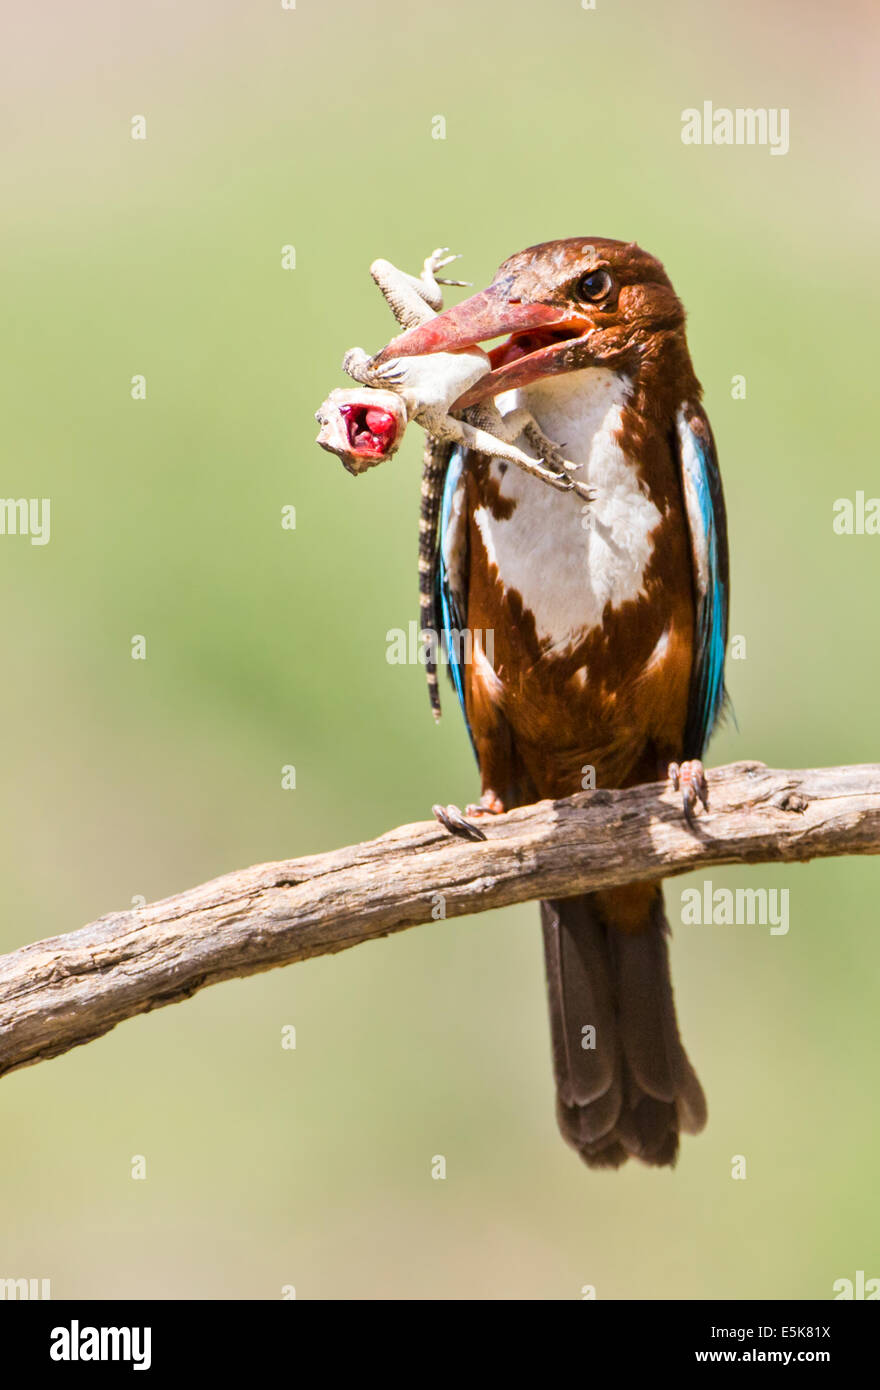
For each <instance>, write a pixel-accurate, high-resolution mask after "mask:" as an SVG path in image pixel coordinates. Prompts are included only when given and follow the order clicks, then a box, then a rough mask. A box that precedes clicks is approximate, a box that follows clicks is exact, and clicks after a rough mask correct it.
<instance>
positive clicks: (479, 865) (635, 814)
mask: <svg viewBox="0 0 880 1390" xmlns="http://www.w3.org/2000/svg"><path fill="white" fill-rule="evenodd" d="M709 782H710V787H711V803H710V804H711V810H710V812H709V814H708V815H705V816H700V817H699V818H698V819H697V821H696V823H695V826H694V828H690V827H688V825H687V824H686V822H685V821H684V819H683V817H682V814H681V803H680V798H679V797H678V796H677V795H675V794H673V793H672V792H671V791H669V790H668V789H667V788H666V787H664V786H663V785H661V784H652V785H647V786H641V787H635V788H633V789H631V790H629V791H622V792H615V791H595V792H586V793H583V794H582V795H580V796H575V797H571V798H569V799H567V800H565V801H556V802H553V801H542V802H539V803H538V804H537V805H535V806H528V807H523V808H521V809H519V810H516V811H512V812H510V813H509V814H508V815H505V816H499V817H497V818H492V819H489V820H487V821H486V822H484V824H485V827H486V834H487V837H488V838H487V839H486V840H485V841H484V842H482V843H473V842H469V841H464V840H458V839H452V838H451V837H450V836H449V835H448V834H447V833H446V832H445V831H444V830H443V829H441V827H440V826H439V825H437V824H436V822H433V821H429V822H427V823H420V824H417V825H404V826H400V827H399V828H398V829H397V830H392V831H390V832H389V833H388V834H387V835H382V836H381V837H380V838H379V839H378V840H371V841H368V842H367V843H365V844H361V845H350V846H348V847H347V848H345V849H339V850H334V851H332V852H331V853H329V854H320V855H314V856H312V857H310V858H307V859H291V860H287V861H285V862H282V863H277V864H258V865H256V866H254V867H253V868H250V869H243V870H241V871H240V872H238V873H231V874H226V875H224V876H223V877H222V878H217V879H214V880H213V881H212V882H210V883H204V884H201V885H200V886H199V887H197V888H190V889H188V890H187V891H186V892H183V893H179V894H177V895H176V896H174V897H172V898H165V899H163V901H161V902H156V903H150V904H148V905H147V906H146V907H142V908H137V909H132V910H130V911H126V912H115V913H111V914H110V915H109V916H107V917H102V918H100V919H99V920H98V921H97V922H92V923H90V924H89V926H87V927H83V928H82V929H81V930H79V931H75V932H71V933H70V934H69V935H67V936H55V937H50V938H49V939H48V940H46V941H38V942H35V943H34V944H33V945H30V946H23V947H22V948H21V949H20V950H18V951H13V952H12V953H11V954H10V955H7V956H3V957H0V1075H2V1074H3V1073H4V1072H7V1071H13V1070H14V1069H15V1068H17V1067H24V1066H28V1065H29V1064H31V1063H33V1062H38V1061H41V1060H43V1059H44V1058H48V1057H54V1056H57V1055H58V1054H59V1053H61V1052H66V1051H67V1050H68V1049H69V1048H72V1047H77V1046H78V1045H80V1044H81V1043H86V1042H90V1041H91V1040H92V1039H93V1038H97V1037H100V1036H101V1034H102V1033H106V1032H108V1031H109V1030H110V1029H111V1028H113V1027H114V1026H115V1025H116V1024H117V1023H120V1022H121V1021H122V1020H123V1019H126V1018H131V1017H132V1016H133V1015H135V1014H139V1013H146V1012H148V1011H149V1010H150V1009H156V1008H160V1007H161V1006H162V1005H163V1004H173V1003H176V1002H177V1001H178V1000H181V999H186V998H188V997H189V996H190V995H192V994H195V992H196V991H197V990H199V989H202V988H203V987H204V986H205V985H210V984H215V983H216V982H217V981H219V980H227V979H231V978H232V977H234V976H244V975H252V974H255V973H257V972H258V971H261V970H270V969H272V968H273V967H274V966H278V965H288V964H290V963H291V962H292V961H298V960H306V959H308V958H309V957H310V956H319V955H326V954H328V953H330V952H333V951H341V950H343V949H344V948H345V947H346V946H354V945H356V944H357V943H358V942H360V941H369V940H371V939H372V938H373V937H378V936H386V935H387V934H388V933H389V932H393V931H400V930H402V929H403V928H404V927H414V926H417V925H418V924H419V923H422V922H428V921H431V919H432V909H433V908H434V907H435V904H436V903H437V901H438V900H437V898H436V894H438V893H439V894H442V895H443V902H444V910H445V915H446V916H447V917H459V916H461V915H463V914H465V913H471V912H485V911H486V910H488V909H489V908H495V907H504V906H506V905H507V904H509V903H518V902H525V901H527V900H530V899H534V898H542V897H544V898H546V897H566V896H570V895H572V894H575V893H579V892H583V891H585V890H588V889H591V888H600V887H610V886H611V885H614V884H620V883H630V882H634V881H636V880H638V879H651V878H657V877H663V876H669V875H673V874H681V873H685V872H686V871H687V870H689V869H694V868H709V867H711V866H714V865H719V864H754V863H758V862H761V861H776V862H779V861H785V862H791V861H796V860H807V859H813V858H816V857H820V856H831V855H841V854H877V853H878V852H880V765H864V766H857V767H832V768H818V769H812V770H809V771H802V772H791V771H774V770H773V769H771V768H767V767H765V766H764V765H763V764H762V763H734V764H731V765H730V766H728V767H723V768H717V769H716V770H715V771H714V772H712V773H711V774H710V777H709Z"/></svg>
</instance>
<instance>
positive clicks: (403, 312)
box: [370, 246, 466, 328]
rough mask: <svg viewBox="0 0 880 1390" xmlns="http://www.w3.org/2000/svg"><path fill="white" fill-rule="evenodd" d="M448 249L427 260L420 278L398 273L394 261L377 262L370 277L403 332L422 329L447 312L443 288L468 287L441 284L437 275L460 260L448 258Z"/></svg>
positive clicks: (461, 282)
mask: <svg viewBox="0 0 880 1390" xmlns="http://www.w3.org/2000/svg"><path fill="white" fill-rule="evenodd" d="M448 252H449V248H448V247H447V246H440V247H438V248H437V250H436V251H432V252H431V254H430V256H427V257H426V258H425V264H424V265H423V267H422V273H421V275H419V276H418V277H417V276H415V275H407V273H406V271H405V270H398V268H397V266H396V265H392V264H391V262H390V261H384V260H378V261H373V264H372V265H371V266H370V274H371V275H372V277H373V279H374V280H375V282H376V284H377V285H378V286H379V289H380V290H381V291H382V293H383V294H384V296H385V298H386V300H387V301H388V306H389V308H390V309H391V312H392V313H393V314H394V317H395V318H396V319H397V322H398V323H399V324H400V326H401V328H419V327H421V325H422V324H423V323H427V322H428V320H429V319H432V318H434V316H435V313H439V312H440V310H441V309H442V308H443V290H442V289H441V285H464V284H465V283H466V282H465V281H464V280H438V279H437V274H436V272H437V271H438V270H442V269H443V267H444V266H447V265H449V263H450V261H457V260H458V259H459V258H458V256H451V255H449V254H448Z"/></svg>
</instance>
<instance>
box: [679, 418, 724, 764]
mask: <svg viewBox="0 0 880 1390" xmlns="http://www.w3.org/2000/svg"><path fill="white" fill-rule="evenodd" d="M677 426H678V444H679V465H680V468H681V480H682V492H683V495H684V502H685V510H686V512H687V519H688V528H689V530H690V537H691V558H692V563H693V571H694V595H695V599H696V622H695V634H694V635H695V644H694V664H693V669H692V672H691V685H690V695H689V699H688V714H687V724H686V727H685V747H684V756H685V757H686V758H700V757H702V754H703V749H704V748H705V746H706V744H707V743H708V742H709V738H710V735H711V733H712V730H713V728H714V727H715V724H716V723H717V720H718V716H719V714H720V713H721V710H722V707H723V705H724V701H725V690H724V655H725V651H726V648H727V615H728V592H729V587H730V580H729V561H728V553H727V518H726V514H725V510H724V495H723V493H722V490H721V474H720V472H719V469H718V459H717V456H716V453H715V441H714V439H713V438H712V430H711V428H710V425H709V421H708V419H707V417H706V415H705V414H704V412H703V410H702V409H701V408H700V407H699V406H690V405H685V406H683V407H682V409H681V410H680V411H679V413H678V419H677Z"/></svg>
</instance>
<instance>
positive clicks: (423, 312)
mask: <svg viewBox="0 0 880 1390" xmlns="http://www.w3.org/2000/svg"><path fill="white" fill-rule="evenodd" d="M457 259H459V258H458V257H457V256H453V255H450V254H449V251H448V248H446V247H441V248H438V249H437V250H436V251H433V252H432V253H431V255H430V256H428V257H427V258H426V260H425V262H424V265H423V267H422V271H421V274H420V275H419V276H418V277H416V276H413V275H408V274H407V273H406V272H405V271H402V270H399V269H398V268H397V267H396V266H394V265H392V264H391V262H390V261H387V260H381V259H380V260H376V261H374V262H373V264H372V265H371V266H370V274H371V275H372V277H373V280H374V281H375V283H376V284H377V285H378V287H379V289H380V290H381V291H382V294H383V295H384V297H385V299H386V301H387V303H388V305H389V307H390V308H391V310H392V312H393V313H394V316H395V318H396V319H397V321H398V323H399V324H400V325H401V327H402V328H403V329H405V330H406V329H410V328H416V327H420V326H421V325H422V324H425V323H427V322H429V321H430V320H431V319H432V318H434V317H435V316H436V314H437V313H439V312H440V310H442V307H443V291H442V288H441V286H442V285H461V284H465V283H466V282H465V281H460V280H448V279H439V278H438V276H437V272H438V271H439V270H442V269H444V268H445V267H446V266H447V265H449V264H450V263H451V262H452V261H453V260H457ZM393 349H394V341H393V340H392V342H391V343H390V344H388V346H387V347H386V348H384V349H382V350H381V352H380V353H376V354H375V355H374V356H373V357H370V356H368V354H367V353H366V352H365V351H364V350H363V348H351V349H350V350H349V351H348V352H347V353H346V354H345V357H344V358H343V363H342V366H343V369H344V371H345V372H346V373H347V374H348V375H349V376H350V377H352V379H353V380H355V381H358V382H360V383H361V385H362V387H364V388H365V389H364V390H363V391H361V392H360V393H359V392H357V391H351V390H337V391H334V392H331V394H330V396H329V397H328V399H327V401H325V402H324V404H323V405H322V407H321V409H320V410H319V411H318V412H317V415H316V418H317V420H318V421H319V423H321V425H322V429H321V432H320V433H319V435H318V440H317V442H318V443H319V444H321V445H322V446H323V447H324V448H326V449H329V450H331V451H332V452H333V453H336V454H338V455H339V457H340V458H341V459H342V462H343V463H344V465H345V467H346V468H348V470H349V471H350V472H352V473H360V472H363V471H364V470H365V469H367V468H371V467H374V466H375V465H376V464H378V463H381V462H384V461H385V460H386V459H388V458H390V457H391V456H392V454H393V453H394V452H396V450H397V448H398V447H399V445H400V442H401V440H402V438H403V433H404V430H405V429H406V425H407V424H408V423H409V421H410V420H411V419H414V420H416V421H417V423H418V424H420V425H421V426H422V427H423V428H424V430H425V432H426V436H427V438H426V444H425V454H424V463H423V469H422V488H421V510H420V517H419V617H420V629H421V631H422V633H423V634H426V638H427V645H426V650H425V653H424V657H425V674H426V677H427V683H428V694H429V699H430V702H431V709H432V712H433V714H434V718H435V719H439V718H440V693H439V685H438V679H437V640H438V630H439V621H438V615H437V611H436V595H435V593H434V584H433V574H434V569H435V565H434V560H435V551H436V545H437V527H438V520H439V513H440V504H441V497H442V492H443V483H444V480H445V476H446V470H447V467H448V464H449V459H450V456H451V453H452V449H453V448H454V447H455V446H456V445H458V446H461V447H464V448H468V449H472V450H474V451H476V452H479V453H482V454H486V455H488V456H489V457H491V458H498V459H502V460H504V461H506V462H508V463H513V464H516V466H517V467H519V468H522V469H524V471H525V472H527V473H531V474H533V475H534V476H536V477H538V478H540V479H541V480H542V481H543V482H545V483H547V484H548V485H549V486H551V487H556V488H559V489H560V490H561V491H565V492H568V491H575V492H577V493H578V494H579V495H580V496H581V497H583V498H585V499H586V500H587V501H588V502H591V501H593V500H594V496H595V494H594V492H593V489H591V488H589V487H587V486H586V485H585V484H584V483H581V482H578V481H577V480H576V479H573V478H572V477H571V476H570V475H569V473H568V471H567V470H568V469H572V468H575V467H577V466H578V465H575V464H569V463H568V462H567V461H566V460H565V459H564V457H563V454H562V450H561V449H560V447H559V446H558V445H557V444H555V443H554V442H553V441H552V440H550V439H548V438H547V436H546V435H545V434H544V433H543V432H542V431H541V429H540V428H539V427H538V424H537V422H536V421H535V420H534V418H533V417H532V416H531V415H530V414H529V412H528V411H527V410H524V409H521V408H519V409H514V410H511V411H509V412H508V413H507V414H505V415H502V413H501V411H500V410H499V408H498V406H497V405H496V404H495V403H494V401H491V400H486V401H481V402H480V403H479V404H476V405H472V406H469V407H466V408H465V409H463V410H461V411H460V412H458V411H456V410H455V406H454V402H455V401H456V400H457V399H458V398H459V397H460V396H462V395H464V394H465V392H467V391H468V390H470V389H471V388H472V387H473V386H474V385H475V384H476V383H477V382H478V381H479V380H481V378H482V377H484V376H485V375H486V374H487V373H489V372H490V371H491V363H490V360H489V356H488V354H487V353H485V352H483V350H482V349H481V348H479V347H474V348H471V349H469V350H467V351H465V352H454V353H431V354H429V355H426V356H424V357H420V356H408V357H405V358H395V357H394V355H393ZM379 357H381V358H382V359H383V360H382V361H381V362H379V361H377V360H376V359H378V358H379ZM518 439H523V440H525V442H526V443H527V444H528V445H529V446H530V447H531V448H532V449H533V451H534V452H535V454H537V455H538V458H532V457H531V456H530V455H529V454H526V453H524V452H523V451H522V450H521V449H519V448H517V447H516V443H515V441H516V440H518ZM548 464H549V465H550V466H549V467H548V466H547V465H548ZM423 640H425V639H423Z"/></svg>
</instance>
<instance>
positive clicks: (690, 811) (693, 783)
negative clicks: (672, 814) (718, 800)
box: [667, 758, 709, 823]
mask: <svg viewBox="0 0 880 1390" xmlns="http://www.w3.org/2000/svg"><path fill="white" fill-rule="evenodd" d="M667 776H668V777H669V780H670V782H671V783H672V790H673V791H674V792H677V791H680V792H681V802H682V806H683V808H684V818H685V820H686V821H688V822H689V823H690V822H691V821H693V818H694V810H695V809H696V805H697V802H698V801H701V802H702V804H703V808H704V810H706V811H708V809H709V783H708V781H707V780H706V769H705V768H704V767H703V764H702V763H701V762H700V760H699V758H693V759H691V760H690V761H689V762H685V763H681V764H679V763H670V764H669V770H668V773H667Z"/></svg>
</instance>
